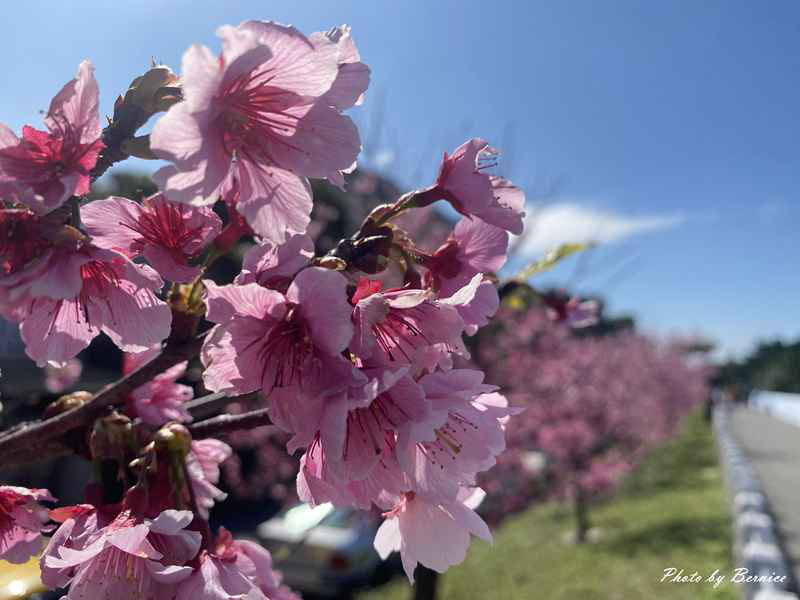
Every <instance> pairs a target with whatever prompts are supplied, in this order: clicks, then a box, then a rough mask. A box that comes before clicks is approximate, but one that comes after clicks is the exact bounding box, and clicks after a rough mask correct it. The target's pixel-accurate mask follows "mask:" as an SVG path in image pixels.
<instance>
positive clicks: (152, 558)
mask: <svg viewBox="0 0 800 600" xmlns="http://www.w3.org/2000/svg"><path fill="white" fill-rule="evenodd" d="M192 518H193V517H192V513H191V512H190V511H179V510H165V511H163V512H162V513H161V514H159V515H158V517H157V518H155V519H153V520H150V519H137V518H134V517H133V516H131V515H130V513H129V512H127V511H126V512H122V513H120V514H119V516H118V517H117V518H116V519H114V521H112V522H111V523H109V524H108V525H106V526H105V527H103V528H102V529H99V530H97V531H95V532H93V533H92V534H90V535H89V537H88V539H87V540H86V541H85V542H84V543H83V544H82V545H81V547H79V548H75V547H71V546H69V545H66V544H64V545H62V546H59V547H51V548H48V553H47V554H46V555H45V557H44V559H43V561H44V565H45V567H46V568H47V569H54V570H55V571H54V572H51V573H57V574H58V576H60V577H62V578H63V577H65V576H70V575H71V583H70V589H69V592H68V594H67V596H66V598H67V599H70V600H79V599H83V598H115V599H117V600H138V599H140V598H153V599H154V600H169V599H171V598H174V595H175V591H176V584H178V583H179V582H181V581H183V580H185V579H186V578H187V577H189V576H190V575H191V573H192V568H191V567H190V566H188V565H186V564H185V563H187V562H188V561H190V560H191V559H192V558H194V557H195V555H196V554H197V551H198V549H199V548H200V534H199V533H197V532H195V531H186V530H185V528H186V526H187V525H189V523H191V521H192ZM68 523H70V524H71V525H68ZM73 523H74V522H73V521H72V520H69V521H66V522H65V523H64V524H63V525H62V527H64V528H65V529H69V527H70V526H72V527H74V524H73ZM54 538H58V539H59V540H60V539H63V538H64V535H63V533H62V534H59V532H56V535H55V536H54Z"/></svg>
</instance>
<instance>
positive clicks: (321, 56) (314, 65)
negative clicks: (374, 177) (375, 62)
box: [151, 21, 361, 243]
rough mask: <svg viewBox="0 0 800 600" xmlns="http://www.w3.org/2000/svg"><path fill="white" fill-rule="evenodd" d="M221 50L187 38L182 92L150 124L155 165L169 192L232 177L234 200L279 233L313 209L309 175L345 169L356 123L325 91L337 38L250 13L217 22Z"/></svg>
mask: <svg viewBox="0 0 800 600" xmlns="http://www.w3.org/2000/svg"><path fill="white" fill-rule="evenodd" d="M218 33H219V36H220V37H221V38H222V40H223V50H222V54H221V55H220V57H219V58H217V57H215V56H214V55H213V54H212V53H211V51H210V50H208V49H207V48H204V47H201V46H193V47H192V48H190V49H189V50H188V51H187V52H186V53H185V54H184V57H183V77H182V89H183V94H184V99H185V100H184V101H183V102H180V103H178V104H176V105H175V106H173V107H172V108H171V109H170V110H169V111H168V112H167V114H166V115H165V116H164V117H162V118H161V119H160V120H159V121H158V122H157V123H156V125H155V127H154V129H153V133H152V136H151V148H152V149H153V150H154V152H155V153H156V154H157V155H158V156H160V157H161V158H164V159H166V160H169V161H171V162H172V163H173V164H172V165H171V166H168V167H165V168H163V169H161V170H160V171H158V172H157V173H156V174H155V180H156V183H157V184H158V185H159V187H160V188H161V189H163V190H164V191H165V193H166V195H167V197H168V198H170V199H172V200H175V201H178V202H189V203H194V204H208V203H211V202H214V201H215V200H216V199H217V198H218V197H219V196H221V195H223V193H224V192H225V191H226V190H228V189H229V188H230V186H232V185H235V186H236V187H237V192H238V201H237V202H236V210H237V211H238V212H240V213H241V214H242V215H243V216H244V217H245V219H247V222H248V223H249V224H250V225H251V226H252V227H253V229H254V230H255V232H256V233H257V234H259V235H261V236H262V237H264V238H265V239H267V240H269V241H271V242H275V243H281V242H283V241H284V239H285V237H286V235H287V234H290V233H303V232H305V229H306V227H307V226H308V223H309V220H310V218H309V214H310V212H311V206H312V201H311V188H310V186H309V184H308V181H307V180H306V179H305V177H331V178H332V179H334V180H338V179H339V178H340V177H341V175H340V173H339V172H340V171H342V170H345V169H349V168H350V167H351V166H352V165H353V163H354V161H355V159H356V156H357V155H358V153H359V151H360V147H361V145H360V141H359V136H358V131H357V130H356V128H355V125H354V124H353V123H352V121H351V120H350V119H349V118H347V117H345V116H343V115H341V114H340V112H339V107H337V106H334V102H336V101H337V100H338V99H339V97H338V95H335V96H334V97H332V98H327V97H326V94H327V93H328V92H330V91H331V88H332V86H333V84H334V82H336V81H337V78H338V77H339V50H338V44H330V43H324V44H320V45H318V46H315V45H314V44H313V43H312V42H311V41H310V40H309V39H308V38H306V37H305V36H304V35H303V34H301V33H300V32H299V31H297V30H296V29H295V28H293V27H287V26H283V25H278V24H275V23H269V22H261V21H248V22H246V23H243V24H242V25H240V26H239V27H229V26H228V27H222V28H220V29H219V31H218Z"/></svg>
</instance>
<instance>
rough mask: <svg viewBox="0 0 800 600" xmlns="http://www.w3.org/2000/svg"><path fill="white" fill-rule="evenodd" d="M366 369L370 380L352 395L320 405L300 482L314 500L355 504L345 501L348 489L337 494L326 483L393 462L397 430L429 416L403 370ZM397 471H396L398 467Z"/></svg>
mask: <svg viewBox="0 0 800 600" xmlns="http://www.w3.org/2000/svg"><path fill="white" fill-rule="evenodd" d="M367 373H368V377H369V379H370V383H369V384H367V385H366V386H364V388H363V389H360V390H357V391H358V393H357V394H355V395H353V394H348V393H343V394H340V395H338V396H336V397H332V398H329V399H328V400H327V401H326V403H325V406H324V408H323V412H322V417H321V419H320V429H319V431H318V432H317V433H316V434H315V435H314V438H313V441H312V442H311V444H310V447H309V450H308V451H307V453H306V457H305V462H304V467H305V468H304V471H305V473H303V474H302V476H303V477H306V476H308V481H307V482H306V483H305V484H304V485H306V487H307V490H308V497H309V499H310V500H311V501H313V503H315V504H319V503H321V502H325V501H328V500H332V501H336V502H337V503H339V504H349V503H354V501H355V500H354V499H353V500H345V498H349V496H348V495H347V493H345V495H341V494H337V493H335V492H331V491H330V489H329V488H330V487H333V488H344V487H346V486H348V485H349V484H351V483H352V482H358V481H364V480H367V479H369V478H370V476H371V475H372V472H373V471H374V470H375V469H380V468H383V469H386V468H387V467H389V466H390V465H392V466H394V465H395V464H396V461H395V460H394V458H393V457H392V456H391V455H392V454H393V453H394V451H395V439H396V436H397V433H398V430H399V429H400V428H402V427H404V426H409V425H411V424H416V423H422V422H425V421H426V420H427V419H428V418H429V413H430V406H429V403H428V401H427V399H426V398H425V393H424V390H423V388H422V387H420V385H418V384H417V383H416V382H415V381H414V380H413V379H412V378H411V377H409V376H408V375H406V369H401V370H399V371H391V370H387V369H369V370H367ZM397 471H398V472H397V474H396V475H397V476H401V474H400V468H399V466H398V467H397ZM387 477H391V474H389V475H387ZM350 492H351V493H352V492H354V489H352V488H351V489H350ZM329 496H330V497H329ZM303 499H307V498H303ZM368 502H369V499H367V504H368Z"/></svg>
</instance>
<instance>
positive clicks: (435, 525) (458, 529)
mask: <svg viewBox="0 0 800 600" xmlns="http://www.w3.org/2000/svg"><path fill="white" fill-rule="evenodd" d="M483 495H484V493H483V490H480V488H477V489H475V490H473V489H469V488H463V489H462V490H460V491H459V493H458V495H457V496H456V497H455V498H453V499H452V500H449V501H442V500H441V499H439V498H437V497H429V496H426V495H423V494H420V493H415V492H408V493H406V494H404V495H403V496H402V497H401V498H399V499H398V501H397V504H396V505H395V506H394V507H393V508H392V509H391V510H390V511H389V512H387V513H384V517H386V520H385V521H384V522H383V523H382V524H381V526H380V528H379V529H378V533H377V534H376V535H375V549H376V550H377V551H378V554H380V555H381V558H383V559H386V558H387V557H388V556H389V554H391V553H392V552H395V551H399V552H400V556H401V558H402V561H403V568H404V569H405V572H406V575H407V576H408V579H409V581H411V582H412V583H413V582H414V570H415V569H416V566H417V564H422V565H424V566H426V567H428V568H429V569H433V570H434V571H437V572H439V573H444V572H445V571H446V570H447V569H448V568H449V567H452V566H453V565H457V564H459V563H460V562H463V560H464V558H465V557H466V555H467V548H468V547H469V542H470V534H472V535H475V536H477V537H479V538H481V539H483V540H486V541H487V542H491V541H492V534H491V532H490V531H489V528H488V527H487V526H486V523H484V522H483V519H481V518H480V517H479V516H478V515H477V514H476V513H475V512H474V510H473V508H475V507H476V506H477V505H478V504H479V503H480V501H481V499H482V498H483Z"/></svg>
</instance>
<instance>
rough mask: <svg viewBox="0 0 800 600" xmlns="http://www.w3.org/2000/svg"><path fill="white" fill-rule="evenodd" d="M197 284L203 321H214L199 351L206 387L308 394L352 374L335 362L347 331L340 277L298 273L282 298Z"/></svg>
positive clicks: (249, 288) (314, 270)
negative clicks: (339, 376) (337, 376)
mask: <svg viewBox="0 0 800 600" xmlns="http://www.w3.org/2000/svg"><path fill="white" fill-rule="evenodd" d="M204 283H205V284H206V295H207V297H206V305H207V307H208V311H207V315H206V318H207V319H208V320H210V321H212V322H214V323H218V325H217V326H216V327H215V328H214V329H213V330H212V332H211V333H210V334H209V336H208V337H207V338H206V341H205V343H204V344H203V350H202V353H201V360H202V361H203V365H204V366H205V367H206V371H205V373H204V382H205V385H206V387H207V388H208V389H210V390H212V391H228V390H230V391H235V392H237V393H240V394H244V393H248V392H253V391H256V390H259V389H262V390H264V391H265V392H268V393H272V392H274V393H277V392H280V391H281V390H285V391H287V392H289V393H293V394H298V393H311V394H314V393H315V392H316V391H319V390H320V389H323V388H325V387H326V386H328V385H333V384H334V379H333V378H334V374H335V373H342V372H345V373H347V372H349V371H352V364H351V363H350V361H348V360H346V359H345V358H343V357H342V356H341V352H342V351H343V350H344V349H345V348H346V347H347V345H348V344H349V343H350V339H351V338H352V335H353V325H352V323H351V322H350V312H351V307H350V304H349V303H348V302H347V295H346V286H347V280H346V279H345V278H344V277H343V276H342V275H341V274H340V273H336V272H334V271H329V270H327V269H322V268H319V267H311V268H308V269H305V270H303V271H301V272H300V273H299V274H298V275H297V276H296V277H295V279H294V281H293V282H292V284H291V285H290V286H289V288H288V290H287V292H286V295H285V296H284V295H283V294H281V293H279V292H276V291H274V290H268V289H265V288H263V287H261V286H259V285H258V284H255V283H249V284H246V285H228V286H217V285H216V284H214V283H213V282H212V281H205V282H204ZM345 384H346V381H345V380H341V381H339V383H338V385H340V386H343V385H345ZM330 391H332V390H330ZM296 404H302V403H296Z"/></svg>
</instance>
